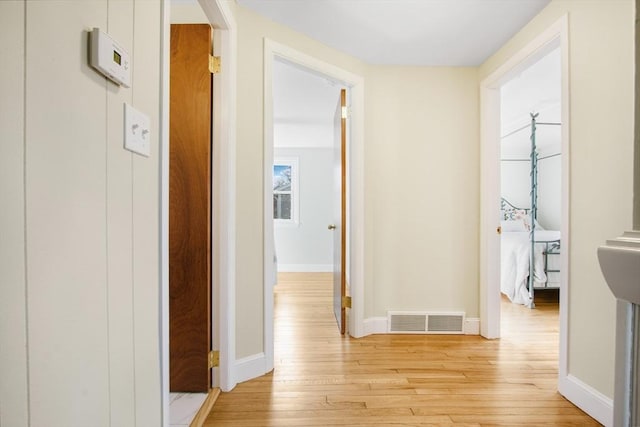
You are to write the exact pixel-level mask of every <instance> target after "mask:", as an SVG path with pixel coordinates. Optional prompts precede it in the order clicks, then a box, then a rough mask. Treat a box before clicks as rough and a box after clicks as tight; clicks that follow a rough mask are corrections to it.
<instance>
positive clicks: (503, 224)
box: [500, 219, 529, 232]
mask: <svg viewBox="0 0 640 427" xmlns="http://www.w3.org/2000/svg"><path fill="white" fill-rule="evenodd" d="M500 228H502V231H507V232H509V231H511V232H514V231H529V230H527V225H526V224H525V223H524V221H523V220H521V219H516V220H513V221H500Z"/></svg>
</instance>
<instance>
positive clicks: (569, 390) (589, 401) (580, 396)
mask: <svg viewBox="0 0 640 427" xmlns="http://www.w3.org/2000/svg"><path fill="white" fill-rule="evenodd" d="M558 391H559V392H560V394H562V395H563V396H564V397H566V398H567V399H569V400H570V401H571V403H573V404H574V405H576V406H577V407H578V408H580V409H582V410H583V411H584V412H586V413H587V414H589V416H591V417H592V418H594V419H595V420H596V421H598V422H599V423H600V424H603V425H605V426H606V427H611V426H613V400H611V399H610V398H608V397H607V396H605V395H604V394H602V393H600V392H599V391H598V390H596V389H594V388H593V387H591V386H590V385H588V384H585V383H583V382H582V381H580V380H579V379H578V378H576V377H574V376H573V375H567V376H566V377H560V378H559V380H558Z"/></svg>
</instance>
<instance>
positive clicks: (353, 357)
mask: <svg viewBox="0 0 640 427" xmlns="http://www.w3.org/2000/svg"><path fill="white" fill-rule="evenodd" d="M275 292H276V295H275V305H276V307H275V313H276V318H275V338H276V342H275V352H276V354H275V370H274V372H272V373H270V374H267V375H265V376H263V377H260V378H257V379H254V380H251V381H248V382H245V383H242V384H238V386H237V387H236V388H235V389H234V390H233V391H232V392H230V393H222V394H221V395H220V397H219V399H218V401H217V402H216V404H215V406H214V408H213V410H212V412H211V413H210V414H209V417H208V418H207V420H206V422H205V424H204V425H205V426H209V427H212V426H229V427H233V426H251V427H261V426H295V427H302V426H354V427H355V426H375V427H381V426H424V425H439V426H498V425H500V426H507V425H509V426H523V425H529V426H532V425H554V426H597V425H599V424H598V423H597V422H595V421H594V420H593V419H591V418H590V417H588V416H587V415H586V414H585V413H584V412H582V411H581V410H579V409H578V408H576V407H575V406H573V405H572V404H571V403H570V402H568V401H567V400H566V399H564V398H563V397H562V396H560V395H559V394H558V393H557V392H556V377H557V359H558V350H557V347H558V327H557V325H558V311H557V303H553V302H552V303H544V302H541V301H540V302H538V303H537V304H538V308H536V309H535V310H529V309H526V308H524V307H521V306H515V305H512V304H510V303H508V302H503V332H504V336H503V338H502V339H500V340H491V341H490V340H485V339H483V338H481V337H478V336H460V335H449V336H442V335H373V336H368V337H365V338H361V339H352V338H348V337H342V336H340V335H339V334H338V332H337V327H336V324H335V320H334V318H333V313H332V309H331V301H332V300H331V283H330V276H329V275H326V274H304V275H301V274H283V275H280V278H279V284H278V285H277V286H276V291H275ZM522 328H525V329H524V330H526V331H527V332H526V333H525V332H524V330H523V329H522Z"/></svg>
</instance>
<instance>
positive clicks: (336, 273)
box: [333, 89, 347, 334]
mask: <svg viewBox="0 0 640 427" xmlns="http://www.w3.org/2000/svg"><path fill="white" fill-rule="evenodd" d="M346 105H347V91H346V90H345V89H341V90H340V98H339V99H338V104H337V107H336V112H335V115H334V134H335V135H334V168H335V169H336V173H334V177H335V182H334V199H335V203H334V219H333V221H334V223H333V225H334V228H333V231H334V235H333V311H334V313H335V316H336V321H337V322H338V329H339V330H340V333H341V334H344V333H345V332H346V309H345V308H344V307H343V304H342V298H343V297H344V296H346V290H347V289H346V288H347V287H346V271H345V270H346V262H345V260H346V258H345V256H346V254H345V252H346V242H347V234H346V228H345V224H346V206H347V200H346V194H347V168H346V148H347V120H346V118H344V117H343V115H342V111H343V109H344V108H345V107H346Z"/></svg>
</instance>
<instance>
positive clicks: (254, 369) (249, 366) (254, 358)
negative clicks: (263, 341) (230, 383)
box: [233, 353, 269, 383]
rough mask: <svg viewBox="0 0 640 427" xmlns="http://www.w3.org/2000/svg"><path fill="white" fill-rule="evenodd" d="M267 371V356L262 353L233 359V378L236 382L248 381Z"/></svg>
mask: <svg viewBox="0 0 640 427" xmlns="http://www.w3.org/2000/svg"><path fill="white" fill-rule="evenodd" d="M267 372H269V369H268V368H267V358H266V357H265V354H264V353H257V354H252V355H251V356H247V357H243V358H242V359H238V360H236V361H235V363H234V365H233V379H234V380H235V382H236V383H241V382H244V381H249V380H252V379H254V378H257V377H260V376H262V375H264V374H266V373H267Z"/></svg>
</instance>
